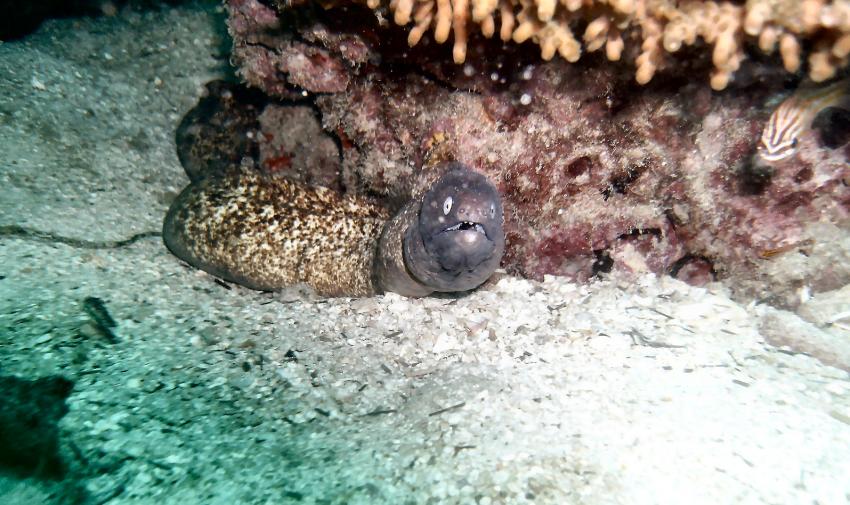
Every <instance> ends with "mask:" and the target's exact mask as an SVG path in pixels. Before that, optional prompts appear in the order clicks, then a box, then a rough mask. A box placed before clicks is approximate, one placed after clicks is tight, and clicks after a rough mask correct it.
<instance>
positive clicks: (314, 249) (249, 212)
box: [163, 163, 505, 296]
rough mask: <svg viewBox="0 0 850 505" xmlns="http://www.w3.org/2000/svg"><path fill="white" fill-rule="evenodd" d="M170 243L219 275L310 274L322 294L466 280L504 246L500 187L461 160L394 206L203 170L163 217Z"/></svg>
mask: <svg viewBox="0 0 850 505" xmlns="http://www.w3.org/2000/svg"><path fill="white" fill-rule="evenodd" d="M163 240H164V241H165V244H166V246H167V247H168V249H169V250H171V252H172V253H174V254H175V255H176V256H178V257H179V258H181V259H183V260H184V261H186V262H188V263H189V264H191V265H193V266H195V267H197V268H200V269H201V270H204V271H206V272H208V273H210V274H212V275H214V276H216V277H220V278H222V279H224V280H227V281H231V282H235V283H238V284H241V285H244V286H246V287H249V288H253V289H259V290H269V291H273V290H277V289H281V288H284V287H287V286H293V285H297V284H306V285H308V286H310V287H311V288H313V289H314V290H315V291H316V292H317V293H318V294H320V295H323V296H369V295H372V294H376V293H381V292H386V291H393V292H396V293H399V294H402V295H405V296H425V295H428V294H430V293H432V292H435V291H443V292H449V291H467V290H470V289H474V288H476V287H477V286H479V285H480V284H482V283H483V282H484V281H486V280H487V279H488V278H489V277H490V276H491V275H492V273H493V271H494V270H495V269H496V268H497V267H498V266H499V262H500V261H501V257H502V254H503V252H504V247H505V238H504V231H503V229H502V206H501V202H500V199H499V195H498V192H497V191H496V188H495V187H494V186H493V185H492V184H491V183H490V182H489V181H488V180H487V179H486V178H485V177H484V176H483V175H481V174H479V173H477V172H474V171H472V170H469V169H468V168H466V167H465V166H463V165H460V164H458V163H450V164H447V165H446V166H445V167H444V170H443V171H442V175H441V176H440V177H439V179H437V180H436V181H435V182H434V183H433V184H431V185H430V186H429V187H428V188H427V189H426V190H425V191H423V192H422V193H421V194H420V195H418V196H416V195H415V196H414V198H413V199H411V201H410V202H408V203H407V204H406V205H405V206H404V207H403V208H402V209H401V210H400V211H399V212H398V213H396V214H395V216H392V217H391V216H390V214H389V213H388V212H387V211H386V210H385V209H384V208H383V207H381V206H380V205H377V204H375V203H373V202H371V201H369V200H366V199H363V198H355V197H350V196H342V195H340V194H338V193H336V192H334V191H332V190H329V189H325V188H319V187H311V186H307V185H304V184H300V183H296V182H292V181H289V180H286V179H283V178H279V177H270V176H267V175H264V174H262V173H259V172H256V171H251V170H244V169H243V170H239V171H232V172H228V173H226V174H224V175H222V176H218V177H210V178H206V179H202V180H199V181H195V182H193V183H192V184H190V185H189V186H187V187H186V189H184V190H183V192H182V193H181V194H180V195H179V196H178V197H177V199H176V200H175V201H174V202H173V203H172V205H171V208H170V209H169V211H168V214H167V215H166V217H165V222H164V225H163Z"/></svg>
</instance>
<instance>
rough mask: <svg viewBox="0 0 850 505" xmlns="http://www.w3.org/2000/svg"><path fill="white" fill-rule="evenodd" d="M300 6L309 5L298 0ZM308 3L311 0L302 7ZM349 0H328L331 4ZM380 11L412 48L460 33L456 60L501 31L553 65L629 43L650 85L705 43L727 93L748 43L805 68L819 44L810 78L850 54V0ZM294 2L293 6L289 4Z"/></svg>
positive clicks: (569, 2) (536, 0)
mask: <svg viewBox="0 0 850 505" xmlns="http://www.w3.org/2000/svg"><path fill="white" fill-rule="evenodd" d="M295 3H299V2H295ZM300 3H303V2H300ZM344 3H346V0H324V1H322V2H321V4H322V5H323V6H324V7H326V8H330V7H333V6H337V5H342V4H344ZM365 3H366V5H367V6H368V7H369V8H371V9H373V10H381V9H385V8H389V10H390V11H391V12H392V18H393V20H394V22H395V23H396V24H398V25H410V26H411V28H410V31H409V33H408V39H407V41H408V44H409V45H410V46H411V47H412V46H415V45H416V44H418V43H419V41H420V40H421V39H422V37H423V36H424V35H425V34H426V33H427V32H428V31H429V30H433V38H434V40H435V41H436V42H438V43H444V42H446V41H447V40H448V39H449V36H450V35H453V36H454V43H453V44H454V45H453V49H452V56H453V59H454V61H455V63H463V62H464V61H466V57H467V42H468V40H469V34H470V32H471V31H472V30H475V29H477V30H478V31H480V32H481V34H483V35H484V37H487V38H491V37H493V36H494V35H495V34H496V21H497V19H498V21H499V30H498V35H499V37H500V38H501V39H502V40H503V41H505V42H507V41H511V40H512V41H514V42H516V43H523V42H525V41H528V40H530V41H533V42H534V43H536V44H537V45H539V46H540V52H541V56H542V58H543V59H544V60H550V59H552V58H553V57H554V56H555V54H556V53H557V54H559V55H560V56H561V57H562V58H564V59H566V60H567V61H570V62H575V61H578V59H579V58H580V57H581V54H582V52H583V51H585V52H594V51H599V50H601V49H603V48H604V50H605V56H606V57H607V58H608V60H611V61H619V60H620V59H621V58H622V57H623V55H624V51H625V50H626V49H627V45H631V46H634V48H635V50H633V51H631V52H630V53H629V54H630V56H633V57H634V64H635V66H636V67H637V68H636V72H635V79H636V80H637V82H639V83H640V84H646V83H647V82H649V81H650V80H651V79H652V77H653V76H654V75H655V73H656V71H657V70H658V69H659V68H662V67H663V66H665V65H669V64H670V63H671V62H672V59H671V56H670V55H671V54H673V53H676V52H678V51H679V50H680V49H682V48H683V47H684V46H694V45H696V44H698V43H700V42H702V43H704V44H706V45H708V46H710V47H711V60H712V63H713V66H714V70H713V72H712V74H711V86H712V88H714V89H715V90H721V89H724V88H726V86H727V85H728V83H729V80H730V79H731V77H732V75H733V74H734V72H735V71H736V70H738V68H739V67H740V65H741V63H742V61H743V60H744V59H745V58H746V57H747V56H746V48H747V47H748V45H750V46H752V47H753V48H754V49H755V48H758V50H760V51H762V52H764V53H766V54H771V53H773V52H775V51H777V50H778V52H779V55H780V56H781V59H782V63H783V66H784V67H785V69H786V70H787V71H789V72H797V71H798V70H799V69H800V68H801V66H802V61H803V58H804V56H805V54H804V50H803V46H804V44H806V43H811V47H812V49H811V51H810V53H809V54H808V71H809V76H810V77H811V78H812V79H813V80H814V81H818V82H820V81H824V80H827V79H830V78H831V77H833V76H834V75H835V74H836V72H837V71H838V69H840V68H841V67H843V66H846V65H847V62H848V57H850V0H748V1H747V2H745V3H744V2H733V1H725V2H718V1H703V0H684V1H677V0H560V1H559V0H366V2H365ZM288 5H290V6H291V5H292V3H290V4H288Z"/></svg>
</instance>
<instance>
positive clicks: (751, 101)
mask: <svg viewBox="0 0 850 505" xmlns="http://www.w3.org/2000/svg"><path fill="white" fill-rule="evenodd" d="M566 3H567V7H568V6H569V5H570V2H566ZM609 3H610V5H609V4H606V3H600V2H597V3H595V4H594V5H593V6H592V7H593V8H592V9H591V8H590V7H591V6H590V5H589V2H584V3H580V5H579V7H580V9H578V10H570V9H565V8H564V7H565V6H563V5H558V6H556V8H555V11H556V13H555V14H554V16H555V17H554V18H553V19H565V17H567V16H568V13H575V15H576V16H578V15H579V14H580V13H585V14H586V13H590V12H598V13H600V15H607V13H610V12H615V11H616V9H617V8H625V7H623V6H624V5H626V4H632V2H609ZM400 4H401V2H398V3H394V4H393V7H394V9H395V11H396V12H398V10H399V8H400V7H399V6H400ZM440 4H442V2H440ZM790 4H791V3H789V2H784V3H783V2H773V3H771V4H770V5H773V7H770V6H769V5H768V6H767V7H765V6H763V4H762V3H759V2H749V3H748V4H746V6H743V5H738V6H735V5H732V4H729V5H726V6H725V7H723V6H716V7H717V8H721V10H722V11H724V12H725V10H729V9H732V10H735V11H736V12H738V11H740V12H739V15H740V16H743V17H741V20H740V21H739V22H737V25H735V26H739V25H740V27H738V28H735V29H734V30H733V31H732V35H729V36H731V38H732V39H733V40H735V41H742V40H743V39H742V37H743V34H744V33H749V32H750V31H753V30H754V28H753V27H754V26H756V25H758V26H759V27H760V31H758V33H763V32H764V30H767V29H768V28H771V27H772V28H771V29H773V30H774V31H776V32H777V38H778V39H783V40H791V39H789V37H788V36H790V37H791V38H792V39H793V40H795V41H797V42H798V43H799V42H800V41H801V39H799V38H795V37H794V35H795V34H803V35H805V34H808V33H810V29H809V28H805V27H806V26H810V25H806V24H800V23H799V22H797V21H794V20H795V19H796V18H794V17H793V16H792V14H789V13H787V12H786V13H785V14H783V15H781V16H780V15H778V14H777V13H779V12H785V11H781V10H780V6H782V5H786V6H787V5H790ZM793 4H794V5H798V3H797V2H793ZM815 4H817V5H818V6H819V7H818V9H819V10H818V12H820V13H821V15H820V16H821V17H820V18H823V16H824V14H823V13H824V12H833V13H834V12H839V11H840V10H841V9H843V8H845V7H846V3H845V2H834V3H832V4H823V5H821V4H820V3H818V2H814V3H812V2H806V1H804V2H799V6H800V7H803V6H811V5H815ZM417 5H419V4H417ZM423 5H424V4H423ZM529 5H531V4H530V3H529ZM540 5H543V4H542V3H541V4H540ZM540 5H538V7H540ZM663 5H667V3H665V2H654V3H653V2H647V3H645V4H644V3H640V2H635V3H634V5H633V7H632V8H633V9H634V11H633V12H638V9H643V10H645V11H646V12H661V11H659V10H658V9H661V7H662V6H663ZM712 5H713V4H712ZM764 5H767V4H764ZM617 6H619V7H617ZM708 6H709V3H703V2H684V3H680V4H679V6H678V7H677V8H676V9H677V12H685V11H686V10H687V9H708V8H709V7H708ZM420 7H421V6H420ZM473 7H474V6H473ZM228 8H229V28H230V31H231V34H232V36H233V38H234V61H235V62H236V64H237V65H238V66H239V72H240V74H241V75H242V77H243V78H244V79H245V80H246V81H247V82H248V83H249V84H250V85H252V86H254V87H258V88H260V89H262V90H263V91H265V92H266V93H268V94H269V95H270V96H273V97H275V98H277V99H283V100H285V101H293V103H296V102H295V101H297V103H298V104H299V106H309V107H315V110H316V111H317V114H318V117H320V118H321V124H322V126H323V129H324V135H326V136H327V137H328V138H332V139H334V140H335V142H336V145H337V146H338V149H339V156H340V159H341V163H340V167H339V173H338V187H340V188H342V189H344V190H345V191H349V192H353V193H365V194H369V195H377V196H382V197H385V198H387V199H388V201H397V202H401V201H404V200H405V199H406V198H407V197H408V195H409V194H410V192H411V184H412V182H411V181H414V180H416V179H418V178H419V177H420V174H419V172H420V171H428V170H430V167H432V166H433V165H435V164H436V163H438V162H440V161H444V160H457V161H459V162H462V163H465V164H467V165H469V166H471V167H473V168H474V169H476V170H478V171H480V172H483V173H485V174H486V175H488V177H489V178H490V180H492V181H496V183H497V186H498V189H499V191H500V192H501V193H502V195H503V202H504V207H505V220H506V222H505V231H506V234H507V249H506V254H505V258H504V260H503V262H502V265H503V267H504V268H506V269H507V271H508V272H509V273H512V274H518V275H523V276H527V277H530V278H537V279H539V278H542V277H543V276H544V275H546V274H556V275H563V276H567V277H569V278H572V279H576V280H586V279H588V278H590V277H592V276H593V275H595V274H598V273H600V272H609V271H621V272H632V273H640V272H646V271H651V272H655V273H658V274H664V273H669V274H672V275H674V276H676V277H678V278H681V279H684V280H687V281H688V282H691V283H693V284H703V283H705V282H709V281H711V280H714V279H722V280H732V281H734V282H733V283H732V285H733V286H734V289H735V292H736V293H737V294H739V295H745V296H753V297H757V298H760V299H766V300H768V301H771V302H774V303H776V304H778V305H782V306H796V305H797V304H798V303H799V302H800V300H801V299H805V297H806V296H807V293H809V292H810V291H814V292H819V291H826V290H832V289H836V288H838V287H840V286H842V285H844V284H846V283H847V282H850V267H848V265H850V252H848V251H850V247H848V244H847V243H846V242H847V241H846V240H845V239H844V237H846V236H847V228H848V217H850V189H849V188H848V180H850V168H848V161H847V160H848V157H850V147H848V145H847V144H846V135H845V138H844V139H842V141H839V142H838V143H837V144H838V145H837V146H836V142H831V145H833V147H834V148H827V147H825V146H823V145H822V144H823V141H822V137H823V132H822V131H821V132H819V131H817V130H815V129H809V130H807V131H805V132H803V133H802V134H801V135H800V138H799V146H798V148H797V152H796V154H795V155H794V156H792V157H789V158H787V159H784V160H781V161H777V162H773V163H771V164H767V163H765V162H763V161H761V160H759V158H758V157H757V156H754V153H755V148H756V144H757V142H758V140H759V138H760V136H761V132H762V130H763V128H764V126H765V123H766V122H767V120H768V118H769V117H770V114H771V112H772V111H773V110H774V109H775V107H776V106H777V105H778V104H779V102H781V101H782V99H784V98H785V97H786V96H788V94H789V93H790V91H791V90H792V89H793V88H794V87H796V86H797V85H798V79H799V77H796V78H789V75H788V74H787V72H786V69H785V68H783V67H782V65H779V64H777V63H779V62H780V59H779V57H776V58H773V59H771V58H765V57H761V58H749V59H743V58H741V57H740V55H741V54H743V53H740V50H741V48H742V47H743V46H742V45H741V44H737V43H736V44H735V45H734V47H731V48H727V49H728V51H727V52H731V53H733V54H735V55H738V56H735V57H734V59H736V60H739V62H740V63H741V67H740V68H739V69H738V71H737V72H736V73H735V74H734V76H733V77H734V78H733V79H732V80H731V81H730V82H729V86H728V87H727V90H726V91H725V92H723V93H715V92H713V91H712V89H711V87H715V88H717V87H721V86H717V82H716V81H715V79H718V77H717V75H718V72H720V73H722V68H723V67H722V65H717V63H718V61H717V60H716V59H713V58H708V59H706V58H705V55H704V54H702V53H700V52H699V51H696V50H695V49H696V48H697V46H694V48H691V49H687V50H686V49H684V48H683V49H682V52H683V53H687V55H688V56H689V58H684V59H676V60H672V59H669V58H668V56H667V55H666V53H664V52H663V51H661V50H659V49H656V50H654V51H655V52H654V53H653V54H654V56H653V57H652V58H649V59H651V60H652V61H653V62H654V63H653V65H654V66H655V67H658V68H659V69H661V68H662V67H663V66H664V65H665V64H666V63H671V62H673V61H676V62H678V66H676V67H672V66H671V67H667V68H666V69H665V70H664V72H666V75H664V78H663V79H660V78H657V79H655V80H654V81H653V83H651V84H650V85H647V86H637V85H635V83H634V77H633V69H630V68H629V67H628V66H626V65H623V64H608V63H605V62H604V60H602V59H600V58H595V59H594V58H584V59H582V60H581V61H579V62H577V63H570V62H568V61H565V60H564V59H560V58H555V59H553V60H552V61H548V62H545V61H541V59H540V58H539V56H538V55H537V54H536V51H534V50H529V48H528V47H527V46H526V45H503V44H500V43H499V44H496V43H494V42H493V41H488V40H487V39H486V38H483V37H469V38H468V40H467V50H466V53H467V57H466V63H465V64H463V65H457V64H455V63H454V62H453V61H452V59H451V58H447V57H446V56H447V55H446V54H444V48H443V47H442V46H439V45H436V44H427V43H425V40H424V39H423V40H422V41H421V42H420V43H419V44H418V45H416V46H415V47H413V48H408V45H407V41H406V38H407V35H406V32H405V30H404V29H403V28H399V27H396V26H393V25H392V24H390V23H387V22H386V21H385V20H383V18H382V17H381V16H380V15H378V16H375V14H374V13H373V12H372V11H371V10H369V9H367V8H365V7H362V6H354V5H352V6H347V7H346V6H343V7H338V8H332V9H330V10H323V9H321V8H315V7H310V6H302V7H299V8H295V9H288V10H287V9H281V11H280V12H279V11H277V10H276V9H274V8H273V7H269V6H267V5H265V4H262V3H260V2H258V1H257V0H231V1H230V2H228ZM422 8H423V9H424V7H422ZM807 8H808V7H807ZM671 9H672V7H671ZM724 9H725V10H724ZM537 10H538V11H540V9H539V8H538V9H537ZM543 10H544V11H545V9H543ZM414 11H415V9H414ZM523 12H526V15H531V14H530V12H531V11H523ZM671 12H672V11H671ZM752 12H761V13H762V15H761V16H760V17H754V16H755V15H754V14H752ZM794 12H797V11H794ZM807 12H808V11H807ZM745 14H746V15H745ZM538 15H539V13H538ZM545 15H546V14H545V12H544V14H543V16H544V17H545ZM569 15H570V16H572V15H573V14H569ZM583 15H584V14H583ZM670 16H673V15H672V14H670ZM772 16H773V17H772ZM473 18H474V19H479V18H476V17H475V16H473ZM820 18H819V19H820ZM518 19H519V17H518ZM624 19H632V20H634V19H636V18H635V15H633V16H631V17H629V16H624ZM671 19H672V18H671ZM677 19H678V18H677ZM682 19H685V18H682ZM402 20H403V19H402ZM756 20H760V22H759V23H756ZM780 20H781V22H780ZM798 21H799V20H798ZM518 23H519V25H518V27H517V30H519V26H522V23H523V21H522V20H519V21H518ZM683 23H684V21H682V22H679V26H682V27H685V26H687V24H683ZM672 25H674V23H672V21H671V22H670V23H667V24H666V25H659V27H660V28H664V29H663V30H661V32H659V35H657V37H660V39H659V40H661V42H659V41H658V40H656V44H661V45H659V46H658V47H664V42H663V41H664V40H665V35H664V34H665V33H667V32H666V30H668V29H670V30H672V28H670V27H671V26H672ZM786 25H787V26H786ZM457 26H459V25H455V34H456V35H457ZM482 26H483V25H482ZM588 26H590V25H588ZM610 26H614V25H610ZM718 26H723V24H722V23H720V24H719V25H718ZM795 27H796V28H795ZM745 28H746V31H744V29H745ZM792 28H793V29H792ZM683 29H684V28H683ZM807 30H809V31H807ZM836 30H837V28H828V29H822V30H818V31H817V36H818V37H826V39H830V40H831V39H834V38H836V36H837V34H838V31H836ZM514 33H515V32H514ZM784 35H788V36H784ZM813 36H814V35H813ZM724 37H726V38H728V37H727V36H724ZM724 37H721V38H724ZM685 39H687V37H685ZM685 39H683V40H685ZM826 39H824V40H826ZM646 40H649V39H645V40H644V45H643V46H644V47H650V44H647V43H646ZM666 40H669V37H667V39H666ZM687 40H690V39H687ZM812 40H814V39H812ZM818 40H820V39H818ZM819 44H820V42H818V43H815V44H814V46H813V47H815V48H817V47H819ZM698 45H699V44H698ZM780 45H781V43H780ZM628 47H629V46H628V45H627V47H626V49H625V51H628ZM717 47H718V44H715V49H714V50H715V52H717ZM473 53H474V54H476V55H481V56H482V57H475V58H471V57H469V55H470V54H473ZM814 54H820V53H818V52H817V49H815V53H812V55H814ZM484 56H486V57H484ZM544 56H545V54H544ZM785 57H786V58H787V59H790V56H785ZM800 57H801V58H802V53H800ZM812 57H813V56H811V57H810V61H811V58H812ZM730 58H732V56H730ZM642 59H647V57H644V58H642ZM712 60H713V61H712ZM830 61H832V60H830ZM786 62H787V60H786ZM712 66H715V67H716V68H715V69H714V77H713V78H712V81H713V82H712V83H711V84H710V83H709V82H706V81H704V80H701V79H698V80H693V79H689V78H690V77H692V76H693V75H699V74H698V72H703V71H705V72H708V71H710V68H711V67H712ZM641 68H644V67H641V66H640V65H639V69H638V73H639V75H644V76H645V77H646V78H645V79H641V81H647V80H649V76H650V75H651V74H652V72H650V71H648V70H647V71H642V70H640V69H641ZM736 68H737V65H736ZM789 68H790V69H792V70H793V69H794V67H793V66H789ZM813 69H814V67H812V70H813ZM642 72H645V74H641V73H642ZM689 81H690V82H689ZM305 102H306V104H305ZM267 128H268V129H269V130H266V129H267ZM299 129H300V127H299V126H298V125H294V124H291V122H290V123H278V124H276V125H275V124H274V123H273V122H266V124H265V125H264V126H263V130H264V131H272V132H274V135H276V136H280V137H285V136H286V135H287V134H288V132H289V131H290V130H292V131H295V132H296V134H297V130H299ZM264 138H265V135H260V142H261V143H262V142H263V139H264ZM301 149H302V151H303V149H304V147H303V146H302V148H301ZM296 151H297V150H296ZM290 154H291V155H293V156H295V157H299V156H301V157H304V156H306V154H304V153H299V152H293V153H290ZM266 168H267V169H268V167H266ZM789 272H793V273H789Z"/></svg>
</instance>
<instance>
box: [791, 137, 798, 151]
mask: <svg viewBox="0 0 850 505" xmlns="http://www.w3.org/2000/svg"><path fill="white" fill-rule="evenodd" d="M796 147H797V139H796V138H794V139H791V149H795V148H796Z"/></svg>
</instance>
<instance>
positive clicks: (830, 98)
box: [758, 79, 850, 161]
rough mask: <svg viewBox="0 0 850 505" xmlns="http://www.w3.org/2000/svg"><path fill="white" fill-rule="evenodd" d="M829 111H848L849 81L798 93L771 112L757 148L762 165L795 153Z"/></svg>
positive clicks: (845, 80) (849, 101)
mask: <svg viewBox="0 0 850 505" xmlns="http://www.w3.org/2000/svg"><path fill="white" fill-rule="evenodd" d="M829 107H842V108H847V107H850V79H844V80H842V81H838V82H836V83H834V84H832V85H830V86H826V87H824V88H816V89H799V90H797V91H796V92H795V93H794V94H793V95H791V96H790V97H789V98H787V99H786V100H785V101H784V102H782V103H781V104H780V105H779V107H777V108H776V110H775V111H773V114H771V116H770V119H769V120H768V122H767V125H765V127H764V131H763V132H762V135H761V142H760V143H759V146H758V153H759V156H761V158H762V159H763V160H765V161H779V160H783V159H785V158H787V157H789V156H791V155H793V154H794V153H795V152H796V151H797V144H798V142H799V138H800V136H801V135H802V134H803V133H804V132H806V131H808V130H810V129H811V128H812V122H813V121H814V119H815V117H816V116H817V115H818V114H819V113H820V112H821V111H823V110H824V109H827V108H829Z"/></svg>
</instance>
